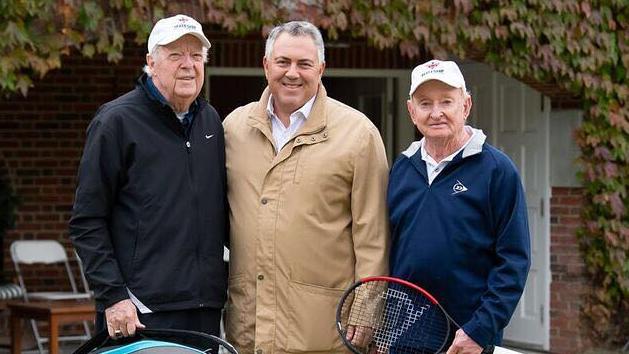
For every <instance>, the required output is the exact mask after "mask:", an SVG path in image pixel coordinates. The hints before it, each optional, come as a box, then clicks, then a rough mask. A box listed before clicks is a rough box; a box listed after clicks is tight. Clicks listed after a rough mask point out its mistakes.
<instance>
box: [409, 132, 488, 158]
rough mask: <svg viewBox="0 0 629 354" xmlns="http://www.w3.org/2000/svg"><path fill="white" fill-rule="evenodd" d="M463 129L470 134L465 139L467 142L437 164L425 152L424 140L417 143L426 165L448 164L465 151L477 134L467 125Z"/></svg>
mask: <svg viewBox="0 0 629 354" xmlns="http://www.w3.org/2000/svg"><path fill="white" fill-rule="evenodd" d="M463 129H465V131H467V132H468V133H470V134H471V135H470V137H469V138H468V139H467V141H465V144H463V146H461V147H460V148H458V149H457V150H456V151H455V152H453V153H452V154H450V155H448V156H446V157H444V158H443V159H441V161H439V162H437V161H435V160H434V159H433V158H432V156H430V155H429V154H428V151H426V148H425V146H426V138H422V140H420V141H419V145H420V151H421V154H422V160H424V161H426V163H430V164H432V165H437V164H439V163H443V162H450V161H452V160H453V159H454V157H455V156H456V155H457V154H458V153H459V152H461V150H463V149H465V148H466V147H467V146H468V145H469V144H470V142H471V141H472V140H474V135H476V134H477V131H478V130H477V129H472V127H470V126H469V125H466V126H465V127H464V128H463Z"/></svg>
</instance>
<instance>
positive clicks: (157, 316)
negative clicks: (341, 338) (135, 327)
mask: <svg viewBox="0 0 629 354" xmlns="http://www.w3.org/2000/svg"><path fill="white" fill-rule="evenodd" d="M138 318H139V319H140V322H141V323H142V324H144V325H145V326H146V328H150V329H185V330H188V331H196V332H202V333H206V334H212V335H215V336H217V337H220V323H221V309H214V308H203V309H190V310H178V311H164V312H153V313H146V314H142V313H140V312H138ZM95 327H96V328H95V329H96V333H99V332H101V331H103V330H105V331H106V330H107V321H106V320H105V313H104V312H97V313H96V321H95Z"/></svg>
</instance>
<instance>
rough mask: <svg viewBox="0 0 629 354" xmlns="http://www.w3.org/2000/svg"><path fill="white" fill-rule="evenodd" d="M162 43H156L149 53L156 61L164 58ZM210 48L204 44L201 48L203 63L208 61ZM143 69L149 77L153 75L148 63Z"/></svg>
mask: <svg viewBox="0 0 629 354" xmlns="http://www.w3.org/2000/svg"><path fill="white" fill-rule="evenodd" d="M162 47H163V46H162V45H156V46H155V47H153V49H152V50H151V51H150V52H149V53H148V55H149V56H151V58H153V60H154V61H156V62H157V61H160V60H162V59H163V58H162V53H161V52H162ZM209 49H210V48H208V47H206V46H203V47H202V49H201V52H202V55H203V63H207V57H208V56H207V52H208V50H209ZM142 71H144V72H145V73H146V75H148V76H149V77H151V76H152V75H153V72H152V71H151V68H150V67H149V66H148V64H145V65H144V67H143V68H142Z"/></svg>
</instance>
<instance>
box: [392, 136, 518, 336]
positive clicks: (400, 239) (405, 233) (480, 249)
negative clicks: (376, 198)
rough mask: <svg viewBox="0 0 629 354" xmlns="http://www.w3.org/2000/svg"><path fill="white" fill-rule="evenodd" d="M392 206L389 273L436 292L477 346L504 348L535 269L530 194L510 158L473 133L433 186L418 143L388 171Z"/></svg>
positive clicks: (439, 299)
mask: <svg viewBox="0 0 629 354" xmlns="http://www.w3.org/2000/svg"><path fill="white" fill-rule="evenodd" d="M387 204H388V208H389V215H390V223H391V236H392V249H391V257H390V262H391V274H392V276H395V277H399V278H403V279H407V280H409V281H411V282H413V283H416V284H417V285H419V286H421V287H423V288H425V289H426V290H428V291H429V292H430V293H432V294H433V295H434V296H435V297H436V298H437V300H438V301H439V302H440V303H441V304H442V306H443V307H444V308H445V310H446V312H448V313H449V314H450V315H451V316H452V317H453V318H454V320H455V321H457V323H458V324H460V325H461V326H462V327H463V330H464V331H465V333H466V334H467V335H468V336H470V337H471V338H472V339H473V340H474V341H475V342H476V343H478V344H479V345H481V346H483V347H484V346H487V345H489V344H500V342H501V340H502V329H503V328H504V327H505V326H506V325H507V324H508V322H509V319H510V318H511V315H512V314H513V311H514V310H515V308H516V305H517V303H518V301H519V299H520V296H521V294H522V291H523V289H524V284H525V282H526V277H527V273H528V269H529V266H530V245H529V230H528V222H527V210H526V202H525V195H524V191H523V189H522V184H521V182H520V177H519V175H518V172H517V170H516V168H515V166H514V165H513V163H512V162H511V160H509V158H508V157H507V156H506V155H505V154H503V153H502V152H500V151H499V150H497V149H496V148H494V147H493V146H491V145H489V144H487V143H485V135H484V134H483V133H482V131H480V130H475V135H474V136H473V138H472V141H470V143H469V144H468V146H467V147H466V148H465V149H464V150H462V151H461V152H460V153H459V154H457V156H456V157H455V158H454V159H453V160H452V161H451V162H449V163H448V165H447V166H446V167H445V169H444V170H443V171H442V172H441V173H440V174H439V175H438V176H437V177H436V178H435V180H434V181H433V183H432V185H429V184H428V178H427V172H426V164H425V162H424V161H423V160H422V158H421V151H420V148H419V142H415V143H413V144H412V145H411V147H410V148H409V149H408V150H407V151H405V152H404V153H403V155H402V156H400V157H399V158H398V159H397V161H396V162H395V164H394V166H393V168H392V170H391V175H390V179H389V189H388V196H387Z"/></svg>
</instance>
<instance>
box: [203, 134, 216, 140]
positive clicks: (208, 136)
mask: <svg viewBox="0 0 629 354" xmlns="http://www.w3.org/2000/svg"><path fill="white" fill-rule="evenodd" d="M213 136H214V134H212V135H206V136H205V138H206V139H209V138H211V137H213Z"/></svg>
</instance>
